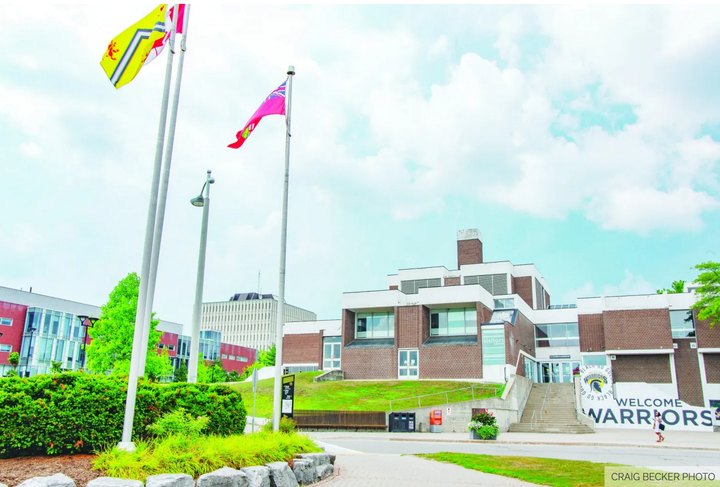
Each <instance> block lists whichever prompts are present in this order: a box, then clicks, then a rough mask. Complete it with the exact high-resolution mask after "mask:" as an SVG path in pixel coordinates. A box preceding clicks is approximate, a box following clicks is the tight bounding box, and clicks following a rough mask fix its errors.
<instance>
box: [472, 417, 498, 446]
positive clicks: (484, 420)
mask: <svg viewBox="0 0 720 487" xmlns="http://www.w3.org/2000/svg"><path fill="white" fill-rule="evenodd" d="M468 430H474V431H475V433H477V435H478V436H479V437H480V438H482V439H483V440H487V439H488V438H493V437H494V436H496V435H497V433H498V426H497V418H496V417H495V416H494V415H493V413H478V414H473V416H472V420H471V421H470V423H469V424H468Z"/></svg>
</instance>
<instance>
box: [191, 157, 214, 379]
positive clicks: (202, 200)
mask: <svg viewBox="0 0 720 487" xmlns="http://www.w3.org/2000/svg"><path fill="white" fill-rule="evenodd" d="M211 173H212V171H210V170H209V169H208V172H207V179H206V180H205V184H204V185H203V189H201V190H200V196H196V197H195V198H193V199H191V200H190V203H191V204H192V205H193V206H197V207H201V208H202V209H203V216H202V227H201V229H200V253H199V255H198V266H197V280H196V282H195V304H194V305H193V314H192V329H191V331H190V360H189V362H188V378H187V381H188V382H189V383H193V384H194V383H196V382H197V370H198V352H199V350H200V310H201V307H202V292H203V281H204V280H205V251H206V249H207V229H208V214H209V213H210V185H211V184H213V183H214V182H215V178H213V177H211V176H210V174H211ZM203 191H205V196H203Z"/></svg>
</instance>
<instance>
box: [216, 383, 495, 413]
mask: <svg viewBox="0 0 720 487" xmlns="http://www.w3.org/2000/svg"><path fill="white" fill-rule="evenodd" d="M320 374H322V372H303V373H300V374H295V409H321V410H340V411H390V400H391V399H392V400H393V409H394V410H396V411H398V410H402V409H409V408H416V407H418V401H417V399H414V400H409V401H399V402H397V403H396V402H395V399H402V398H406V397H414V396H421V395H425V394H436V393H444V392H446V391H452V390H455V389H462V388H465V387H470V386H471V385H475V398H480V397H494V396H495V394H496V392H497V394H501V393H502V391H501V389H500V387H501V386H500V385H491V384H477V383H475V384H472V383H470V382H458V381H442V380H438V381H424V380H423V381H410V380H408V381H397V380H392V381H390V380H388V381H365V380H364V381H352V380H345V381H330V382H313V377H316V376H318V375H320ZM273 382H274V379H265V380H261V381H258V392H257V412H256V415H257V416H258V417H260V418H270V417H272V396H273ZM228 385H229V386H230V387H232V388H235V389H237V390H239V391H240V392H242V395H243V402H244V404H245V409H246V410H247V413H248V415H252V404H253V392H252V382H240V383H233V384H228ZM479 388H482V390H480V389H479ZM448 399H449V400H450V402H459V401H468V400H470V399H472V392H471V391H470V389H468V390H466V391H459V392H455V393H451V394H449V397H448ZM441 404H445V394H437V395H434V396H430V397H424V398H421V405H422V406H423V407H425V406H436V405H441Z"/></svg>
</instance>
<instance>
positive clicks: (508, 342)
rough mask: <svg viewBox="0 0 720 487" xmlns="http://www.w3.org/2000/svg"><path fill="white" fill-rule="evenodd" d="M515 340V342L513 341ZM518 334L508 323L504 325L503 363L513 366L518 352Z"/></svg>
mask: <svg viewBox="0 0 720 487" xmlns="http://www.w3.org/2000/svg"><path fill="white" fill-rule="evenodd" d="M515 340H517V342H516V341H515ZM519 341H520V333H519V330H516V329H515V327H514V326H512V325H511V324H510V323H505V363H506V364H514V363H515V360H517V355H518V350H520V343H519Z"/></svg>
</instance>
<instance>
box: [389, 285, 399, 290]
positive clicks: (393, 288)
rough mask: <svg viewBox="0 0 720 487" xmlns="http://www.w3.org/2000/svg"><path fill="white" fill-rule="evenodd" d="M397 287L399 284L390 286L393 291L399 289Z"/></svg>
mask: <svg viewBox="0 0 720 487" xmlns="http://www.w3.org/2000/svg"><path fill="white" fill-rule="evenodd" d="M397 288H398V287H397V286H390V290H391V291H392V290H395V291H397Z"/></svg>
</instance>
